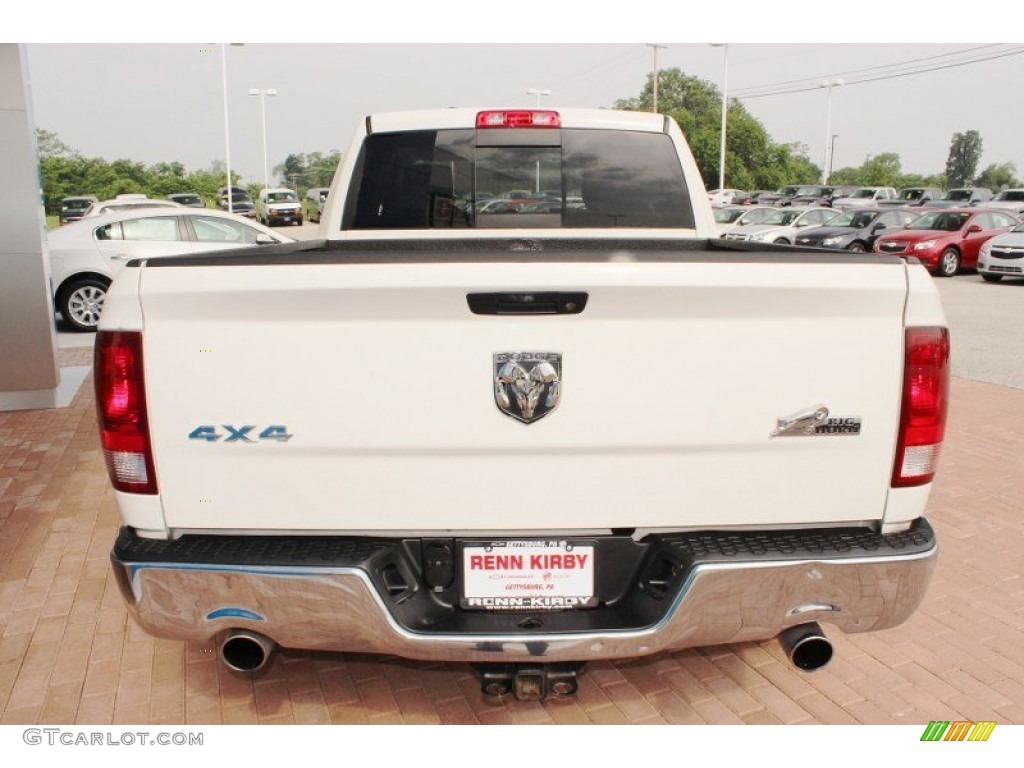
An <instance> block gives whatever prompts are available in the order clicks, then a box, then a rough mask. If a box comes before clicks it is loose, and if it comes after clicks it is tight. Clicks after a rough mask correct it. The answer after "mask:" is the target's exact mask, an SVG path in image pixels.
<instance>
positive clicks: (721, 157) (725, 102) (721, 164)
mask: <svg viewBox="0 0 1024 768" xmlns="http://www.w3.org/2000/svg"><path fill="white" fill-rule="evenodd" d="M711 45H712V47H714V48H722V49H723V50H724V51H725V66H724V68H723V70H722V142H721V146H720V147H719V150H718V188H719V189H725V119H726V115H727V114H728V112H729V44H728V43H711Z"/></svg>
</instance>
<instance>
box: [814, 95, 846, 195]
mask: <svg viewBox="0 0 1024 768" xmlns="http://www.w3.org/2000/svg"><path fill="white" fill-rule="evenodd" d="M844 84H845V81H844V80H843V79H842V78H836V79H835V80H822V81H821V82H820V83H819V84H818V86H819V87H820V88H825V89H826V90H827V91H828V95H827V98H826V100H825V159H824V161H823V162H822V164H821V183H822V184H828V160H829V152H828V145H829V140H830V139H831V137H832V89H833V88H835V87H837V86H840V85H844Z"/></svg>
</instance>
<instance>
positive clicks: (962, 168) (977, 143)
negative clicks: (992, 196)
mask: <svg viewBox="0 0 1024 768" xmlns="http://www.w3.org/2000/svg"><path fill="white" fill-rule="evenodd" d="M980 160H981V134H980V133H978V132H977V131H973V130H972V131H964V132H963V133H954V134H953V140H952V141H951V142H950V144H949V157H948V158H947V159H946V183H947V184H948V185H949V186H950V187H965V186H967V185H969V184H970V183H971V179H973V178H974V175H975V173H977V171H978V162H979V161H980Z"/></svg>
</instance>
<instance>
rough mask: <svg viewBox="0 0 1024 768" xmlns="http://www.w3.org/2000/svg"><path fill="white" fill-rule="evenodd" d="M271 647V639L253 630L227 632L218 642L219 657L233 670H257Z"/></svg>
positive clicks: (266, 657)
mask: <svg viewBox="0 0 1024 768" xmlns="http://www.w3.org/2000/svg"><path fill="white" fill-rule="evenodd" d="M273 649H274V643H273V641H271V640H270V639H268V638H266V637H263V636H262V635H258V634H256V633H255V632H242V631H236V632H229V633H228V634H227V635H226V636H225V638H224V642H222V643H221V644H220V658H221V660H222V661H223V662H224V663H225V664H226V665H227V666H228V668H229V669H233V670H234V671H235V672H257V671H259V670H260V669H263V667H264V666H265V665H266V663H267V659H269V658H270V653H271V651H273Z"/></svg>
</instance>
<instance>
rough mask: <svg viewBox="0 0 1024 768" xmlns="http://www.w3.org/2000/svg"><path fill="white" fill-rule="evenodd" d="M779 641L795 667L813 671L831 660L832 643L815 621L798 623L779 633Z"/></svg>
mask: <svg viewBox="0 0 1024 768" xmlns="http://www.w3.org/2000/svg"><path fill="white" fill-rule="evenodd" d="M779 643H780V644H781V645H782V648H783V650H784V651H785V652H786V655H787V656H788V657H789V660H790V661H791V662H792V663H793V666H795V667H796V668H797V669H802V670H804V671H805V672H813V671H814V670H816V669H821V668H822V667H824V666H825V665H826V664H828V663H829V662H830V661H832V643H831V641H829V639H828V638H827V637H825V633H824V631H823V630H822V628H821V627H820V626H819V625H818V624H817V622H809V623H807V624H798V625H797V626H795V627H790V628H789V629H787V630H786V631H785V632H783V633H782V634H781V635H779Z"/></svg>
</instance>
